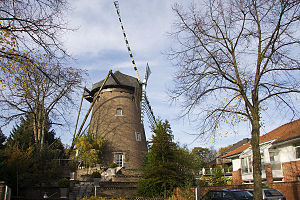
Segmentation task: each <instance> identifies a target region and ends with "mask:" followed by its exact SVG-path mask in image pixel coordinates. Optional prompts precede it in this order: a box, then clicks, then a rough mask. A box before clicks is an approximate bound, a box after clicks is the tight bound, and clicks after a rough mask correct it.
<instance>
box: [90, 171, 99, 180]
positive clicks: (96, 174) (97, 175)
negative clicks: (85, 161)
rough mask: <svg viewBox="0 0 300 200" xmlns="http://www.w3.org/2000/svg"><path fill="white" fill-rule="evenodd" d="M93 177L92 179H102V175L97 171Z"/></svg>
mask: <svg viewBox="0 0 300 200" xmlns="http://www.w3.org/2000/svg"><path fill="white" fill-rule="evenodd" d="M91 177H92V178H101V174H100V172H98V171H95V172H93V173H92V175H91Z"/></svg>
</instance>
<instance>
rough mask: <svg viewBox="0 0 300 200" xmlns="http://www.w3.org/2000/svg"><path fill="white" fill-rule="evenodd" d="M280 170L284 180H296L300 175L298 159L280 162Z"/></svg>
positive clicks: (299, 161)
mask: <svg viewBox="0 0 300 200" xmlns="http://www.w3.org/2000/svg"><path fill="white" fill-rule="evenodd" d="M282 171H283V177H284V181H285V182H290V181H298V177H299V176H300V160H298V161H291V162H286V163H282Z"/></svg>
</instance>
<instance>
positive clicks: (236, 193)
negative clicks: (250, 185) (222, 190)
mask: <svg viewBox="0 0 300 200" xmlns="http://www.w3.org/2000/svg"><path fill="white" fill-rule="evenodd" d="M232 193H233V195H234V196H235V197H237V198H238V199H248V198H252V197H253V195H252V194H251V193H250V192H248V191H232Z"/></svg>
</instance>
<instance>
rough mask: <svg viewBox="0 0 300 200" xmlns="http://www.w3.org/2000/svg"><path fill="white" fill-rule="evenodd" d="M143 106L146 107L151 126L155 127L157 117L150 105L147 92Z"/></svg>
mask: <svg viewBox="0 0 300 200" xmlns="http://www.w3.org/2000/svg"><path fill="white" fill-rule="evenodd" d="M143 107H144V111H145V112H146V114H147V117H148V120H149V122H150V124H151V127H155V126H156V119H155V116H154V113H153V111H152V108H151V106H150V102H149V100H148V98H147V96H146V94H145V101H144V104H143Z"/></svg>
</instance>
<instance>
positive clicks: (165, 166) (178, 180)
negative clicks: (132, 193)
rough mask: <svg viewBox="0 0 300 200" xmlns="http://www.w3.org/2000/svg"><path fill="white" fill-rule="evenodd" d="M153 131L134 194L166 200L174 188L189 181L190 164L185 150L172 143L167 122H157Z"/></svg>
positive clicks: (188, 155) (170, 131)
mask: <svg viewBox="0 0 300 200" xmlns="http://www.w3.org/2000/svg"><path fill="white" fill-rule="evenodd" d="M153 132H154V135H153V136H152V145H151V147H150V149H149V152H148V155H147V159H146V165H145V166H144V168H143V172H142V179H141V181H140V182H139V185H138V193H139V194H140V195H142V196H148V197H161V196H163V197H164V198H166V197H167V196H170V195H171V194H172V192H173V189H174V188H176V187H181V186H184V185H185V184H186V183H187V181H190V180H191V178H192V174H191V172H192V171H193V170H192V168H193V165H192V163H193V161H192V159H191V154H190V153H189V151H188V150H187V149H185V148H180V147H179V146H178V145H177V144H176V143H175V142H173V135H172V130H171V127H170V124H169V122H168V121H165V122H162V121H159V122H158V124H157V126H156V127H155V128H154V129H153Z"/></svg>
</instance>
